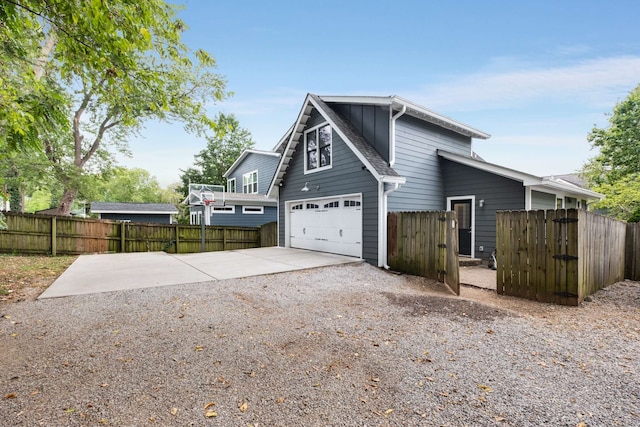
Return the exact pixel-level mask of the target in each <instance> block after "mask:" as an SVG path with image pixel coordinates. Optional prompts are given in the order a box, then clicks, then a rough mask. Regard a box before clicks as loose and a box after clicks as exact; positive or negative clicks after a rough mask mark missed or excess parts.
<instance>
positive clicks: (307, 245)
mask: <svg viewBox="0 0 640 427" xmlns="http://www.w3.org/2000/svg"><path fill="white" fill-rule="evenodd" d="M361 200H362V197H361V196H360V195H355V196H338V197H327V198H323V199H313V200H304V201H300V202H293V203H291V204H290V205H289V212H288V214H289V230H290V234H289V244H290V246H291V247H292V248H300V249H310V250H314V251H321V252H331V253H336V254H342V255H349V256H356V257H361V256H362V202H361Z"/></svg>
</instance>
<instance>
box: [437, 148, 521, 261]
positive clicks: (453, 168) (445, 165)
mask: <svg viewBox="0 0 640 427" xmlns="http://www.w3.org/2000/svg"><path fill="white" fill-rule="evenodd" d="M440 162H441V166H442V176H443V179H444V198H443V200H444V203H445V204H446V201H447V197H461V196H475V214H476V218H475V255H476V258H484V259H487V258H489V256H490V255H491V252H492V251H493V250H494V249H495V247H496V211H499V210H522V209H524V208H525V204H524V201H525V188H524V186H523V185H522V182H520V181H515V180H513V179H509V178H505V177H502V176H499V175H494V174H492V173H489V172H486V171H482V170H480V169H476V168H472V167H469V166H465V165H461V164H459V163H456V162H452V161H450V160H446V159H442V158H441V159H440ZM480 200H484V203H483V206H482V207H480V206H479V201H480ZM448 208H449V207H448V206H447V209H448ZM480 246H482V247H483V248H484V251H482V252H480V251H479V247H480Z"/></svg>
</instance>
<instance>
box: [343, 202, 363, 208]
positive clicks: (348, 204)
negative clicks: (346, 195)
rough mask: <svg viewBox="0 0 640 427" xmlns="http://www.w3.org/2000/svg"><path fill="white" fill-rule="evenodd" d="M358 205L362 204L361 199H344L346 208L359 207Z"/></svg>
mask: <svg viewBox="0 0 640 427" xmlns="http://www.w3.org/2000/svg"><path fill="white" fill-rule="evenodd" d="M357 206H360V201H359V200H345V201H344V207H345V208H349V207H357Z"/></svg>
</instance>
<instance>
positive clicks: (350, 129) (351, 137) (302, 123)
mask: <svg viewBox="0 0 640 427" xmlns="http://www.w3.org/2000/svg"><path fill="white" fill-rule="evenodd" d="M314 108H315V109H316V110H318V112H319V113H320V114H321V115H322V116H323V117H324V118H325V119H326V120H327V121H328V122H329V124H330V125H331V128H332V129H333V130H334V131H335V132H336V133H337V134H338V135H340V137H341V138H342V140H343V141H344V143H345V144H346V145H347V146H348V147H349V148H350V149H351V151H352V152H353V153H354V154H355V155H356V157H358V159H359V160H360V161H361V162H362V164H364V165H365V167H366V168H367V169H368V170H369V172H370V173H371V174H372V175H373V176H374V178H376V179H377V180H378V181H379V182H391V183H394V182H397V183H401V184H403V183H404V182H405V181H406V179H405V178H404V177H401V176H400V175H398V173H397V172H396V171H395V170H394V169H393V168H392V167H390V166H389V164H388V163H387V162H386V160H384V158H383V157H382V156H381V155H380V153H378V152H377V151H376V150H375V148H373V147H372V146H371V144H369V143H368V142H367V140H366V139H364V137H363V136H362V135H361V134H360V132H358V130H357V129H356V128H355V127H354V126H353V125H352V124H351V123H350V122H348V121H346V120H344V119H343V118H342V117H341V116H340V115H339V114H337V113H336V112H335V111H334V110H333V109H331V107H329V106H328V105H327V104H326V103H325V102H324V101H323V100H322V99H321V98H320V97H319V96H317V95H313V94H307V97H306V99H305V101H304V103H303V105H302V109H301V110H300V113H299V114H298V118H297V120H296V121H295V123H294V125H293V127H292V128H291V130H290V131H289V132H287V134H285V136H287V135H288V140H287V144H286V147H285V148H284V150H283V152H282V158H281V159H280V164H279V165H278V169H276V173H275V175H274V176H273V180H272V181H271V185H270V186H269V191H268V194H271V192H272V190H273V188H274V187H276V186H278V185H280V183H281V182H282V180H283V178H284V175H285V174H286V172H287V168H288V167H289V163H290V161H291V159H292V157H293V153H294V152H295V150H296V147H297V145H298V144H299V143H300V139H301V136H302V133H303V132H304V130H305V127H306V124H307V120H309V117H311V111H312V110H313V109H314ZM280 145H281V144H280V143H279V144H278V147H279V146H280Z"/></svg>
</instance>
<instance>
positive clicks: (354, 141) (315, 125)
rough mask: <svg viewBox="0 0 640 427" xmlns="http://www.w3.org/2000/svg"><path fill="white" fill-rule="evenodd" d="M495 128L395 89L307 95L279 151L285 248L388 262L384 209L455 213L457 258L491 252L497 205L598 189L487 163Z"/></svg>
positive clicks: (570, 199) (540, 204)
mask: <svg viewBox="0 0 640 427" xmlns="http://www.w3.org/2000/svg"><path fill="white" fill-rule="evenodd" d="M489 137H490V135H489V134H487V133H485V132H482V131H480V130H477V129H474V128H473V127H471V126H468V125H466V124H464V123H461V122H458V121H456V120H453V119H451V118H449V117H446V116H443V115H441V114H438V113H436V112H433V111H431V110H428V109H427V108H425V107H422V106H420V105H417V104H415V103H413V102H411V101H408V100H406V99H403V98H401V97H398V96H385V97H376V96H317V95H313V94H308V95H307V96H306V98H305V100H304V102H303V104H302V108H301V110H300V113H299V114H298V117H297V119H296V121H295V123H294V125H293V126H292V128H291V129H290V131H289V132H288V133H287V135H286V139H285V140H284V141H281V143H280V144H279V145H278V146H277V150H280V152H281V158H280V162H279V164H278V167H277V169H276V171H275V174H274V176H273V179H272V181H271V184H270V187H269V191H268V195H269V196H271V197H275V196H277V197H278V208H279V217H278V220H279V221H278V222H279V230H278V232H279V245H280V246H286V247H297V248H303V249H311V250H319V251H326V252H334V253H339V254H344V255H350V256H355V257H360V258H363V259H365V260H366V261H367V262H369V263H372V264H374V265H377V266H385V265H386V261H387V258H386V250H387V232H386V230H387V223H386V222H387V213H388V212H394V211H424V210H427V211H429V210H454V211H456V212H457V214H458V222H459V233H460V234H459V238H460V242H459V250H460V255H462V256H469V257H484V258H487V257H488V256H489V255H490V253H491V251H492V250H493V249H494V247H495V211H496V210H504V209H508V210H513V209H518V210H520V209H542V208H545V209H546V208H555V207H556V206H559V205H560V204H561V205H562V206H563V207H569V206H580V207H583V208H586V206H587V203H588V202H589V201H590V200H593V199H597V198H599V197H601V195H599V194H597V193H594V192H592V191H589V190H586V189H584V188H581V187H579V186H577V185H575V184H572V183H570V182H568V181H566V180H560V179H554V178H543V177H536V176H533V175H530V174H526V173H522V172H519V171H515V170H512V169H509V168H505V167H501V166H498V165H494V164H490V163H487V162H484V161H483V160H482V159H481V158H480V157H479V156H477V155H476V154H475V153H474V151H473V149H472V148H473V147H472V145H473V141H474V140H485V139H488V138H489Z"/></svg>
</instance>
